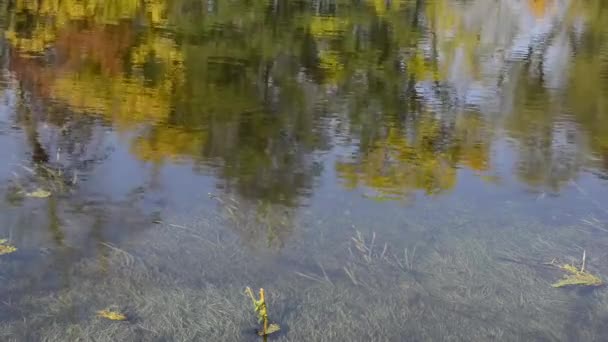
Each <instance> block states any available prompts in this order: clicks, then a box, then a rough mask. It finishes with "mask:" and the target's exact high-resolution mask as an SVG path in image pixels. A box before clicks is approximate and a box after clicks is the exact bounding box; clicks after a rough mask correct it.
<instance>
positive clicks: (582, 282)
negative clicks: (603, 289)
mask: <svg viewBox="0 0 608 342" xmlns="http://www.w3.org/2000/svg"><path fill="white" fill-rule="evenodd" d="M585 259H586V252H585V251H583V262H582V265H581V268H580V269H579V268H578V267H576V266H574V265H572V264H563V265H560V264H557V263H556V261H555V260H553V261H551V263H550V264H551V265H553V266H556V267H558V268H559V269H561V270H562V271H564V272H566V275H564V277H563V278H562V279H561V280H560V281H558V282H557V283H555V284H553V285H551V286H553V287H564V286H576V285H579V286H601V285H602V284H603V282H602V280H601V279H600V278H599V277H597V276H596V275H593V274H591V273H589V272H587V271H586V270H585Z"/></svg>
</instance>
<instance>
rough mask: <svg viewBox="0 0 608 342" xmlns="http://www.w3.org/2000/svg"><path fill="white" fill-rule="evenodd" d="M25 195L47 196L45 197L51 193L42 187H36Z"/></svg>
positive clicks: (34, 196)
mask: <svg viewBox="0 0 608 342" xmlns="http://www.w3.org/2000/svg"><path fill="white" fill-rule="evenodd" d="M25 196H27V197H33V198H47V197H49V196H51V193H50V192H49V191H46V190H44V189H36V190H34V191H32V192H28V193H26V194H25Z"/></svg>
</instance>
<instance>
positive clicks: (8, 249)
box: [0, 239, 17, 255]
mask: <svg viewBox="0 0 608 342" xmlns="http://www.w3.org/2000/svg"><path fill="white" fill-rule="evenodd" d="M16 250H17V247H15V246H13V245H11V244H10V243H8V241H7V240H6V239H0V255H4V254H10V253H13V252H15V251H16Z"/></svg>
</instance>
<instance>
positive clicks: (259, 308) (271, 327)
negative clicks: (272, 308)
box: [245, 286, 281, 336]
mask: <svg viewBox="0 0 608 342" xmlns="http://www.w3.org/2000/svg"><path fill="white" fill-rule="evenodd" d="M245 293H246V294H247V295H249V298H251V301H252V302H253V308H254V310H255V312H256V314H257V316H258V323H259V324H261V325H262V329H261V330H258V335H260V336H268V335H270V334H272V333H274V332H277V331H279V330H281V328H280V327H279V325H278V324H268V308H267V307H266V299H265V296H264V289H262V288H260V298H259V299H256V298H255V295H254V294H253V290H252V289H251V288H250V287H249V286H247V288H246V289H245Z"/></svg>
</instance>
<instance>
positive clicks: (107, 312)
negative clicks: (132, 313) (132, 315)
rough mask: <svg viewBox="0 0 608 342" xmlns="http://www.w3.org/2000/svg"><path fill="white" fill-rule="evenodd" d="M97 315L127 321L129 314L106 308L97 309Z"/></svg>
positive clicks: (112, 319)
mask: <svg viewBox="0 0 608 342" xmlns="http://www.w3.org/2000/svg"><path fill="white" fill-rule="evenodd" d="M97 317H101V318H105V319H109V320H111V321H126V320H127V315H125V314H123V313H122V312H120V311H117V310H112V309H104V310H99V311H97Z"/></svg>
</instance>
